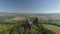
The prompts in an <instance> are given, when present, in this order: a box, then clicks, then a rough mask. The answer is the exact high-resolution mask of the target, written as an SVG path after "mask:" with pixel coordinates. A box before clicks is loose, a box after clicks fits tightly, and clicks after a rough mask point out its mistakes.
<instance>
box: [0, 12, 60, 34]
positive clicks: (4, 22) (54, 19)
mask: <svg viewBox="0 0 60 34" xmlns="http://www.w3.org/2000/svg"><path fill="white" fill-rule="evenodd" d="M36 18H37V19H38V22H39V24H38V23H36V24H34V23H35V22H33V21H34V20H35V19H36ZM27 20H28V22H26V21H27ZM27 23H29V24H30V26H28V24H27ZM24 24H27V26H26V29H25V28H24V27H23V26H25V25H24ZM37 24H38V25H37ZM22 25H23V26H22ZM29 27H30V28H31V29H29ZM11 29H12V30H11ZM45 33H46V34H60V16H59V15H57V13H53V14H18V13H12V14H11V13H0V34H45Z"/></svg>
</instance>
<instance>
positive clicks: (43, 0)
mask: <svg viewBox="0 0 60 34" xmlns="http://www.w3.org/2000/svg"><path fill="white" fill-rule="evenodd" d="M0 12H13V13H60V0H0Z"/></svg>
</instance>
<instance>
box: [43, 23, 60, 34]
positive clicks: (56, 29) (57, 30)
mask: <svg viewBox="0 0 60 34" xmlns="http://www.w3.org/2000/svg"><path fill="white" fill-rule="evenodd" d="M43 25H44V27H45V28H46V29H48V30H51V31H54V32H55V33H56V34H60V27H58V26H54V25H47V24H43Z"/></svg>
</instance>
